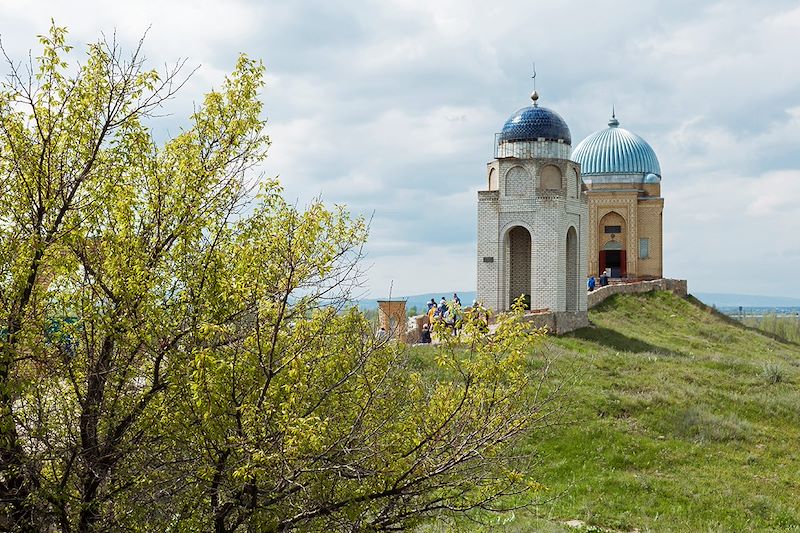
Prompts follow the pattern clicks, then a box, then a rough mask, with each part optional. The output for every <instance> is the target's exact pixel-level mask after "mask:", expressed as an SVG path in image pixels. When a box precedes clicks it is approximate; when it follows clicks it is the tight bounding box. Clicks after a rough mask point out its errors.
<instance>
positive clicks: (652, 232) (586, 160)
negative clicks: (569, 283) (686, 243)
mask: <svg viewBox="0 0 800 533" xmlns="http://www.w3.org/2000/svg"><path fill="white" fill-rule="evenodd" d="M572 160H573V161H575V162H577V163H579V164H580V169H581V177H582V178H583V183H584V184H585V185H586V187H587V191H586V193H587V195H588V198H589V239H588V244H589V246H588V263H587V265H586V268H588V273H589V275H595V276H598V275H599V274H601V273H602V272H603V271H608V272H609V273H610V275H611V277H612V278H648V279H654V278H661V277H663V255H662V251H663V229H662V212H663V210H664V199H663V198H662V197H661V167H660V166H659V164H658V158H656V154H655V152H654V151H653V149H652V148H651V147H650V145H649V144H647V141H645V140H644V139H642V138H641V137H639V136H638V135H636V134H635V133H633V132H630V131H628V130H626V129H625V128H621V127H620V125H619V121H618V120H617V118H616V116H615V114H614V113H613V112H612V116H611V120H609V122H608V128H606V129H603V130H600V131H597V132H595V133H593V134H591V135H589V136H588V137H587V138H585V139H584V140H582V141H581V142H580V143H579V144H578V145H577V146H576V147H575V150H574V151H573V152H572Z"/></svg>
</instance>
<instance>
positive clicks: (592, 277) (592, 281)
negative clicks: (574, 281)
mask: <svg viewBox="0 0 800 533" xmlns="http://www.w3.org/2000/svg"><path fill="white" fill-rule="evenodd" d="M586 285H587V286H588V287H589V292H592V291H593V290H594V286H595V280H594V276H591V277H589V281H587V282H586Z"/></svg>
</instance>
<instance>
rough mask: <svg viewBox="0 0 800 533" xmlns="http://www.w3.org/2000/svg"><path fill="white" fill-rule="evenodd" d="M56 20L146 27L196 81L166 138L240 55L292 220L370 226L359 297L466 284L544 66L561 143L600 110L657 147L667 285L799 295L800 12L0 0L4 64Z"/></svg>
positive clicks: (517, 4)
mask: <svg viewBox="0 0 800 533" xmlns="http://www.w3.org/2000/svg"><path fill="white" fill-rule="evenodd" d="M34 6H35V7H34ZM50 17H53V18H54V19H55V20H56V23H57V24H59V25H65V26H67V27H68V28H69V30H70V37H69V40H70V41H71V42H72V43H73V44H75V45H76V46H77V47H79V48H82V47H83V46H84V45H85V44H86V43H88V42H91V41H95V40H96V39H97V38H98V36H99V35H100V33H101V32H105V33H106V34H110V33H112V32H113V31H115V30H116V31H117V33H118V35H119V36H120V37H121V39H122V40H123V42H126V43H130V44H133V43H134V42H135V41H136V40H138V38H139V37H141V35H142V34H143V33H144V32H145V30H147V28H148V27H149V28H150V30H149V32H148V35H147V39H146V42H145V51H146V54H147V56H148V58H149V59H150V61H151V64H152V66H154V67H158V66H160V65H163V64H164V63H165V62H174V61H175V60H176V59H179V58H188V64H189V65H192V66H199V67H200V68H199V70H198V71H197V73H196V74H195V75H194V76H193V77H192V79H191V81H190V83H189V84H188V85H187V86H186V87H185V88H184V90H183V91H182V93H181V94H180V95H179V97H178V98H176V99H175V100H174V101H173V102H171V103H170V105H169V107H168V111H169V112H170V113H172V116H171V118H169V119H166V120H163V121H160V122H159V123H157V124H154V125H153V127H154V128H155V129H161V130H163V131H162V132H157V133H161V134H166V133H167V132H175V131H177V130H178V129H179V128H180V127H181V125H182V124H185V122H184V120H185V117H186V116H188V114H189V113H190V112H191V109H192V106H193V105H194V103H196V102H199V101H200V100H201V99H202V95H203V93H204V92H205V91H206V90H208V89H209V88H210V87H212V86H219V84H220V81H221V80H222V78H223V76H224V75H225V73H227V72H229V71H230V70H231V69H232V68H233V66H234V64H235V61H236V57H237V55H238V54H239V53H240V52H246V53H247V54H249V55H250V56H252V57H257V58H261V59H263V61H264V63H265V64H266V66H267V70H268V75H267V87H266V88H265V90H264V93H263V100H264V102H265V115H266V117H267V119H268V125H267V128H268V133H269V135H270V137H271V139H272V147H271V148H270V157H269V160H268V163H267V164H266V165H265V166H264V168H263V171H264V172H265V173H266V174H267V175H271V176H274V175H279V176H280V179H281V181H282V184H283V185H284V187H285V189H286V195H287V196H288V197H289V198H290V199H292V200H297V201H298V202H299V203H300V204H301V205H302V204H304V203H307V202H308V201H310V200H311V199H312V198H313V197H315V196H319V195H322V197H323V199H324V200H325V201H326V202H329V203H343V204H347V205H348V206H349V207H350V209H351V211H352V212H353V213H357V214H366V215H368V216H371V215H372V214H373V213H374V218H373V219H372V229H371V235H370V241H369V245H368V257H367V259H366V263H367V264H368V265H370V269H369V271H368V279H367V282H366V287H367V290H368V292H369V294H370V295H372V296H375V297H380V296H386V294H387V293H388V291H389V285H390V282H391V281H392V280H393V287H394V288H393V294H394V295H408V294H417V293H423V292H429V291H439V292H442V293H443V294H444V293H445V292H444V291H452V290H474V289H475V263H476V259H475V257H476V243H475V239H476V206H477V193H476V191H477V190H478V189H479V188H483V187H484V186H485V183H486V176H485V169H486V166H485V165H486V163H487V162H488V161H489V160H490V159H491V157H492V153H493V141H494V134H495V132H498V131H500V129H501V128H502V126H503V123H504V122H505V120H506V119H507V118H508V117H509V116H510V115H511V114H512V113H513V112H514V111H515V110H517V109H518V108H520V107H523V106H525V105H528V103H529V100H528V95H529V94H530V91H531V88H532V86H531V79H530V75H531V63H532V62H533V61H536V67H537V71H538V76H537V89H538V91H539V93H540V95H541V99H540V104H541V105H543V106H546V107H549V108H551V109H553V110H555V111H557V112H558V113H559V114H560V115H561V116H562V117H563V118H564V119H565V120H566V122H567V124H568V125H569V127H570V129H571V131H572V138H573V140H574V144H573V146H575V145H577V143H578V141H580V140H581V139H583V138H584V137H586V136H587V135H589V134H591V133H592V132H594V131H596V130H599V129H602V128H605V127H606V123H607V121H608V118H609V115H610V111H611V106H612V104H613V105H615V106H616V111H617V118H619V120H620V123H621V126H622V127H625V128H627V129H629V130H631V131H633V132H635V133H637V134H639V135H641V136H642V137H644V139H646V140H647V141H648V142H649V143H650V144H651V145H652V146H653V148H654V149H655V152H656V154H657V156H658V158H659V161H660V163H661V171H662V175H663V180H662V193H663V196H664V198H665V206H664V236H665V243H664V273H665V275H666V276H668V277H675V278H685V279H688V280H689V288H690V291H693V292H739V293H750V294H767V295H784V296H795V297H800V283H798V281H796V280H797V279H798V278H800V272H798V271H799V270H800V237H799V236H798V231H800V67H798V63H799V62H800V2H797V1H791V2H790V1H780V0H770V2H769V3H768V4H767V3H766V2H763V3H762V2H753V1H752V0H749V1H731V0H726V1H724V2H703V1H700V0H692V1H688V0H679V1H671V2H656V1H648V0H626V1H616V2H611V1H609V2H597V1H596V0H582V1H571V2H570V1H556V0H551V1H549V2H540V1H536V0H524V1H508V2H503V1H493V2H477V1H470V0H458V1H449V0H403V1H391V0H380V1H379V0H375V1H347V2H333V1H323V0H319V1H291V2H288V1H284V2H270V1H253V2H244V1H228V0H226V1H222V0H192V1H190V2H183V1H170V0H161V1H157V2H156V1H153V2H150V1H139V2H137V1H126V2H99V1H95V2H92V1H83V0H71V1H69V2H62V1H56V0H52V1H37V2H24V1H12V0H0V34H2V39H3V44H4V46H5V47H6V49H7V51H8V52H9V53H10V54H11V55H12V56H15V57H19V58H21V57H23V55H24V54H27V51H28V50H31V49H33V51H34V53H35V52H36V50H37V47H38V43H37V41H36V37H35V36H36V35H37V34H41V33H44V32H46V30H47V28H48V26H49V23H50ZM34 55H35V54H34Z"/></svg>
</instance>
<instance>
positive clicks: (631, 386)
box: [506, 292, 800, 531]
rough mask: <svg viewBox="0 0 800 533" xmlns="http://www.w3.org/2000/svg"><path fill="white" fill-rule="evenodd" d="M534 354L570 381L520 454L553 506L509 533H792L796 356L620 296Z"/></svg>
mask: <svg viewBox="0 0 800 533" xmlns="http://www.w3.org/2000/svg"><path fill="white" fill-rule="evenodd" d="M590 319H591V321H592V323H593V325H594V326H593V327H590V328H585V329H582V330H579V331H577V332H575V333H573V334H571V335H569V336H566V337H561V338H554V339H550V340H548V341H547V343H546V345H545V346H541V347H539V348H538V349H547V350H550V351H551V352H552V353H553V354H554V355H557V356H558V360H559V365H560V367H561V369H562V370H564V371H565V372H566V373H567V374H568V375H571V376H573V379H574V380H575V382H574V384H573V385H572V388H571V391H570V394H569V398H570V403H569V405H568V406H567V408H565V409H564V411H563V413H564V414H563V415H562V419H561V424H559V425H558V426H557V427H556V428H554V429H553V430H552V431H550V432H549V433H543V434H538V435H535V436H533V437H532V438H531V439H530V441H529V442H528V443H527V446H526V447H527V448H528V450H529V451H530V452H531V453H537V454H539V456H540V457H541V465H540V467H539V469H538V471H537V473H536V475H537V478H538V479H539V480H540V481H541V482H542V483H544V484H545V485H546V486H548V488H549V489H548V492H547V497H548V498H552V501H551V502H549V503H546V504H543V505H542V506H540V507H538V508H536V509H535V510H533V511H530V512H525V513H522V514H519V513H518V515H517V517H516V519H515V520H513V521H512V522H511V523H510V524H508V525H507V526H506V529H507V530H508V531H528V530H532V529H537V530H538V529H542V528H543V529H545V530H561V529H562V528H561V527H560V526H559V525H558V524H563V523H565V522H566V521H568V520H581V521H583V522H585V523H586V524H589V525H592V526H596V527H598V528H602V529H608V530H625V531H629V530H634V529H638V530H640V531H648V530H653V531H700V530H703V531H708V530H712V531H745V530H747V531H753V530H784V529H787V528H788V529H792V528H800V509H798V501H800V476H798V472H800V457H799V456H798V446H800V387H798V384H799V383H800V346H798V345H796V344H791V343H785V342H781V341H779V340H776V339H772V338H769V337H767V336H765V335H762V334H760V333H758V332H756V331H754V330H751V329H746V328H744V327H741V326H740V325H738V324H737V323H736V322H734V321H731V320H729V319H727V320H726V319H725V318H724V317H721V316H719V315H718V314H716V313H715V312H713V311H711V310H710V309H708V308H706V307H705V306H703V305H702V304H700V303H699V302H697V301H696V300H693V299H691V298H689V299H679V298H677V297H675V296H673V295H672V294H671V293H663V292H656V293H648V294H642V295H631V296H616V297H613V298H611V299H609V300H607V301H606V302H604V303H603V304H601V305H600V306H598V307H597V308H595V309H594V310H592V311H591V312H590Z"/></svg>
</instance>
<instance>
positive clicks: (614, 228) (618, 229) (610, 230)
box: [605, 226, 622, 233]
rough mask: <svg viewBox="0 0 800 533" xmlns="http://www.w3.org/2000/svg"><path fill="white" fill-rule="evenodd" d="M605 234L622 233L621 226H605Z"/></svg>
mask: <svg viewBox="0 0 800 533" xmlns="http://www.w3.org/2000/svg"><path fill="white" fill-rule="evenodd" d="M605 232H606V233H622V226H606V229H605Z"/></svg>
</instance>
